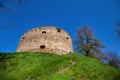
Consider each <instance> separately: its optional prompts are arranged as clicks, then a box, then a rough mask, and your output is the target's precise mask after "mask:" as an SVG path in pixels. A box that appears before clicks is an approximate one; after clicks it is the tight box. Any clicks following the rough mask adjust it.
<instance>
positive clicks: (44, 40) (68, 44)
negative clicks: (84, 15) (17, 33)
mask: <svg viewBox="0 0 120 80" xmlns="http://www.w3.org/2000/svg"><path fill="white" fill-rule="evenodd" d="M16 52H48V53H54V54H59V55H62V54H68V53H71V52H73V48H72V40H71V37H70V36H69V34H68V33H67V32H65V31H64V30H63V29H60V28H56V27H52V26H45V27H40V28H34V29H32V30H29V31H28V32H26V33H24V34H23V36H22V37H21V38H20V41H19V44H18V47H17V50H16Z"/></svg>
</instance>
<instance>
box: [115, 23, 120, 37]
mask: <svg viewBox="0 0 120 80" xmlns="http://www.w3.org/2000/svg"><path fill="white" fill-rule="evenodd" d="M114 31H115V33H116V35H117V38H118V39H120V23H118V24H116V28H115V30H114Z"/></svg>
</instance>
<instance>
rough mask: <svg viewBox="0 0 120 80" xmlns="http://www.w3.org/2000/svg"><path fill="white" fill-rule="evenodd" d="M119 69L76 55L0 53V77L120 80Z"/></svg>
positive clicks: (2, 79) (8, 79) (6, 79)
mask: <svg viewBox="0 0 120 80" xmlns="http://www.w3.org/2000/svg"><path fill="white" fill-rule="evenodd" d="M119 78H120V71H119V70H117V69H115V68H113V67H111V66H108V65H105V64H103V63H102V62H100V61H98V60H95V59H92V58H89V57H85V56H83V55H78V54H67V55H63V56H59V55H54V54H47V53H9V54H0V80H117V79H118V80H120V79H119Z"/></svg>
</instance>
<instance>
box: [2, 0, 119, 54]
mask: <svg viewBox="0 0 120 80" xmlns="http://www.w3.org/2000/svg"><path fill="white" fill-rule="evenodd" d="M10 7H12V8H13V9H14V8H15V9H16V12H14V13H8V12H6V13H3V14H0V25H4V26H7V25H9V26H13V28H11V29H4V30H0V52H15V51H16V48H17V45H18V41H19V39H20V37H21V36H22V34H23V33H24V32H26V31H28V30H30V29H32V28H36V27H40V26H57V27H59V28H62V29H64V30H65V31H67V32H68V33H69V34H70V35H71V37H72V39H73V41H74V40H75V37H76V36H75V35H76V30H77V29H78V28H80V27H81V26H82V25H85V24H87V25H89V26H90V27H91V28H92V29H93V31H94V34H95V36H96V38H98V39H99V40H100V41H101V42H102V43H103V44H105V45H106V48H105V49H104V50H105V51H116V52H117V53H119V54H120V52H119V49H120V41H119V40H117V38H116V35H115V33H114V32H113V29H114V28H115V24H116V23H117V22H118V21H120V0H29V2H28V3H26V2H24V3H23V4H21V5H20V4H13V6H10Z"/></svg>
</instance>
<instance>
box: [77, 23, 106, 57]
mask: <svg viewBox="0 0 120 80" xmlns="http://www.w3.org/2000/svg"><path fill="white" fill-rule="evenodd" d="M75 45H76V50H77V52H79V53H82V54H84V55H85V56H89V57H94V58H98V57H99V56H100V54H101V53H102V51H101V49H102V48H103V47H104V46H103V45H102V44H101V42H100V41H99V40H98V39H96V38H95V37H94V35H93V31H92V29H91V28H90V27H88V26H87V25H84V26H82V27H80V29H78V31H77V38H76V40H75Z"/></svg>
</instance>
